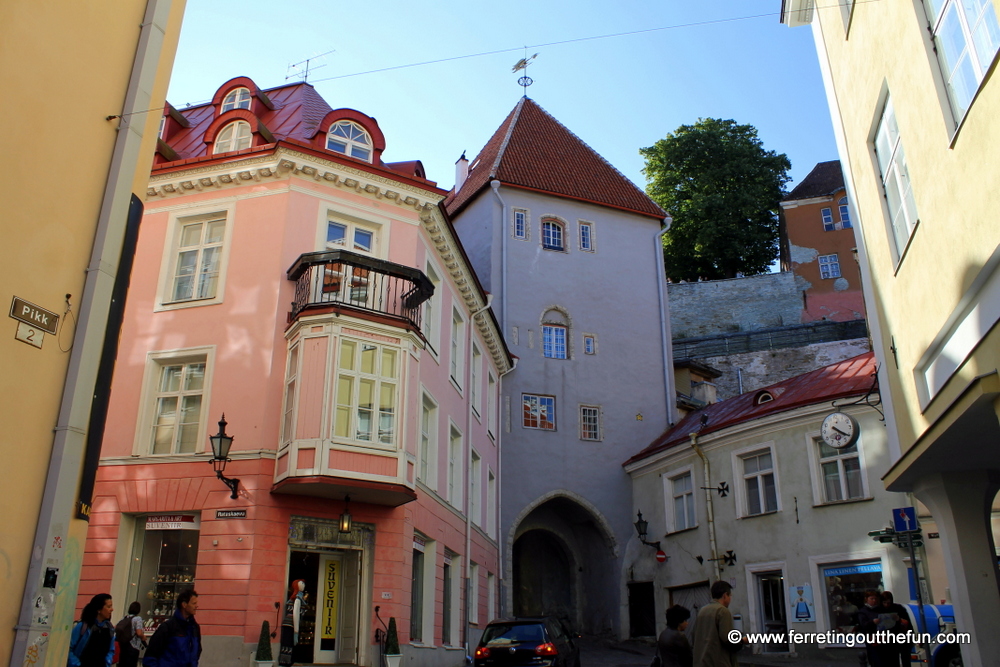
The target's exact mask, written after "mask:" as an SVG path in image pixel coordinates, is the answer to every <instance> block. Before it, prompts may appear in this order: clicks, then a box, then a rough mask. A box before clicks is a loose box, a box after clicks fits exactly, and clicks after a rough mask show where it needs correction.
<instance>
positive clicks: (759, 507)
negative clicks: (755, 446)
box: [740, 448, 778, 516]
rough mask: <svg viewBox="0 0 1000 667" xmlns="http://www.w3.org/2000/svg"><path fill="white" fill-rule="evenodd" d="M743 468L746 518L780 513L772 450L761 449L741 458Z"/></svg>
mask: <svg viewBox="0 0 1000 667" xmlns="http://www.w3.org/2000/svg"><path fill="white" fill-rule="evenodd" d="M740 462H741V463H742V466H743V490H744V493H745V495H744V501H745V503H746V516H753V515H755V514H766V513H768V512H777V511H778V488H777V484H776V482H775V477H774V460H773V457H772V454H771V449H770V448H766V449H760V450H757V451H754V452H750V453H747V454H742V455H741V456H740Z"/></svg>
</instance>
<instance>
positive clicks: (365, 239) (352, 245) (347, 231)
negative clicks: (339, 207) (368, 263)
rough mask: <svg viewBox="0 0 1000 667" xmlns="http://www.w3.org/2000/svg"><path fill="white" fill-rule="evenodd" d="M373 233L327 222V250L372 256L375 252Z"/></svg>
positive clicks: (345, 224)
mask: <svg viewBox="0 0 1000 667" xmlns="http://www.w3.org/2000/svg"><path fill="white" fill-rule="evenodd" d="M375 240H376V237H375V231H374V230H371V229H366V228H364V227H359V226H357V225H351V224H347V223H343V222H334V221H332V220H331V221H329V222H327V225H326V247H327V249H328V250H339V249H346V250H352V251H354V252H361V253H365V254H369V255H370V254H372V253H374V252H375Z"/></svg>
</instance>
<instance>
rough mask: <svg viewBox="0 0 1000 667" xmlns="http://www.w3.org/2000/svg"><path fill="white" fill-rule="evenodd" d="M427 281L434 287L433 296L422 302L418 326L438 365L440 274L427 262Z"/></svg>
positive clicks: (439, 347) (439, 345)
mask: <svg viewBox="0 0 1000 667" xmlns="http://www.w3.org/2000/svg"><path fill="white" fill-rule="evenodd" d="M424 273H425V274H426V275H427V279H428V280H430V281H431V284H432V285H434V294H432V295H431V298H429V299H427V301H424V312H423V315H422V316H421V321H420V326H421V327H423V332H422V333H423V335H424V340H426V341H427V349H428V350H429V351H430V353H431V356H432V357H433V358H434V360H435V361H437V362H438V363H440V359H439V352H438V350H440V349H441V285H442V282H441V277H440V276H441V272H440V271H439V270H438V268H437V267H436V266H434V264H432V263H431V262H430V261H428V262H427V267H426V271H425V272H424Z"/></svg>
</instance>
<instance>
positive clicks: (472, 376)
mask: <svg viewBox="0 0 1000 667" xmlns="http://www.w3.org/2000/svg"><path fill="white" fill-rule="evenodd" d="M482 366H483V355H482V353H481V352H480V351H479V348H478V347H477V346H476V344H475V343H473V344H472V368H470V369H469V405H471V406H472V412H473V413H475V415H476V416H477V417H478V416H479V414H480V411H479V394H480V391H479V378H480V376H481V374H482Z"/></svg>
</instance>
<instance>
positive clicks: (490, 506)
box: [486, 470, 497, 537]
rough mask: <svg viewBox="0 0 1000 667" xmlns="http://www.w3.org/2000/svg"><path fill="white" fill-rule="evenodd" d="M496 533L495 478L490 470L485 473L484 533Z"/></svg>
mask: <svg viewBox="0 0 1000 667" xmlns="http://www.w3.org/2000/svg"><path fill="white" fill-rule="evenodd" d="M496 533H497V478H496V476H495V475H494V474H493V471H492V470H490V471H488V472H487V474H486V534H487V535H489V536H490V537H496Z"/></svg>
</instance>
